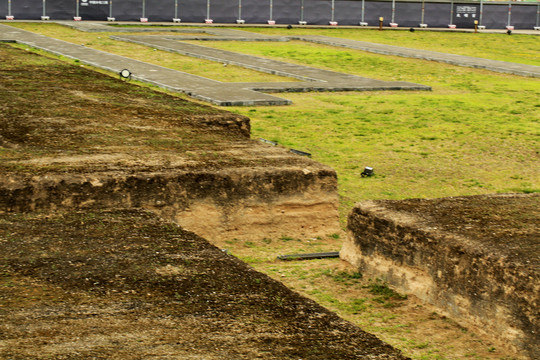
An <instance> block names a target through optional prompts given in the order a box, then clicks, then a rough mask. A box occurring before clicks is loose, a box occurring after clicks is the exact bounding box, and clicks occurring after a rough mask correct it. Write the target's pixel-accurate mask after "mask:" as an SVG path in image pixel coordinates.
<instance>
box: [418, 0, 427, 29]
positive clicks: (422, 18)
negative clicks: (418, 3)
mask: <svg viewBox="0 0 540 360" xmlns="http://www.w3.org/2000/svg"><path fill="white" fill-rule="evenodd" d="M424 12H425V0H422V16H421V17H420V27H421V28H427V24H426V23H424Z"/></svg>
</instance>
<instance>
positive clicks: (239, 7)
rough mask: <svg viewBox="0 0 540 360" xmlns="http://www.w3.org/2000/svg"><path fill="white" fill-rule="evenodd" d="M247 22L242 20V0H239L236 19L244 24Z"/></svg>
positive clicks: (238, 22)
mask: <svg viewBox="0 0 540 360" xmlns="http://www.w3.org/2000/svg"><path fill="white" fill-rule="evenodd" d="M245 22H246V21H245V20H242V0H238V19H237V20H236V23H237V24H244V23H245Z"/></svg>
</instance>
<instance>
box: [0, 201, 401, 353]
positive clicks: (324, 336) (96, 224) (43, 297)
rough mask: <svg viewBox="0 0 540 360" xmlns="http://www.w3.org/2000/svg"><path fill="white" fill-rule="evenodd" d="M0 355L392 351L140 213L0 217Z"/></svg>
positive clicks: (192, 236)
mask: <svg viewBox="0 0 540 360" xmlns="http://www.w3.org/2000/svg"><path fill="white" fill-rule="evenodd" d="M0 254H2V255H1V256H0V357H2V358H12V359H23V358H50V357H52V358H56V359H67V358H98V359H140V358H154V357H160V358H177V359H255V358H261V359H263V358H264V359H299V358H306V359H358V358H369V359H404V357H402V356H401V355H399V352H398V351H397V350H394V349H393V348H392V347H390V346H389V345H386V344H384V343H383V342H381V341H380V340H378V339H377V338H376V337H375V336H373V335H370V334H367V333H365V332H363V331H362V330H360V329H359V328H358V327H356V326H354V325H352V324H351V323H348V322H346V321H344V320H342V319H340V318H339V317H338V316H337V315H336V314H335V313H332V312H330V311H328V310H326V309H324V308H323V307H321V306H319V305H317V304H316V303H315V302H313V301H310V300H307V299H306V298H303V297H302V296H300V295H298V294H296V293H294V292H292V291H290V290H289V289H288V288H287V287H285V286H284V285H282V284H281V283H279V282H277V281H274V280H272V279H270V278H269V277H267V276H266V275H263V274H261V273H259V272H256V271H255V270H253V269H252V268H250V267H249V266H247V265H246V264H245V263H243V262H241V261H239V260H238V259H236V258H235V257H233V256H230V255H226V254H225V253H223V252H222V251H221V250H219V249H217V248H216V247H214V246H213V245H210V244H209V243H208V242H207V241H205V240H204V239H202V238H200V237H198V236H196V235H195V234H193V233H190V232H186V231H184V230H182V229H181V228H180V227H178V226H176V225H172V224H170V223H167V222H165V221H163V220H160V219H159V218H157V217H156V216H155V215H152V214H150V213H147V212H144V211H140V210H116V211H85V212H72V213H70V214H48V215H45V214H36V213H34V214H24V215H20V214H19V215H16V214H4V215H0Z"/></svg>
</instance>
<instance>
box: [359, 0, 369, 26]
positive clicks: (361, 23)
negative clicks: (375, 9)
mask: <svg viewBox="0 0 540 360" xmlns="http://www.w3.org/2000/svg"><path fill="white" fill-rule="evenodd" d="M364 3H365V0H362V15H361V16H360V26H367V25H368V23H367V22H365V21H364V10H365V7H364Z"/></svg>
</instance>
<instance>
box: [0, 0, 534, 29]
mask: <svg viewBox="0 0 540 360" xmlns="http://www.w3.org/2000/svg"><path fill="white" fill-rule="evenodd" d="M76 1H77V0H46V15H47V16H50V18H51V20H69V19H72V18H73V16H75V14H76ZM109 1H110V0H79V15H80V16H81V17H82V19H83V20H106V19H107V17H108V16H109V14H110V3H109ZM144 1H145V12H144V17H147V18H148V20H149V21H150V22H152V21H171V20H172V18H173V17H174V9H175V0H144ZM7 2H8V0H0V16H1V17H2V18H5V16H6V15H8V10H7V9H8V6H7ZM301 3H302V2H301V0H273V6H272V19H271V20H275V21H276V23H277V24H297V23H298V21H299V20H300V19H301ZM451 8H452V7H451V4H450V3H434V2H429V3H425V11H424V23H426V24H428V26H429V27H447V26H448V24H450V21H451V16H450V15H451ZM421 9H422V3H421V2H401V1H400V2H396V3H395V12H394V22H396V23H398V24H399V26H400V27H411V26H418V24H419V23H420V22H421V16H422V12H421ZM453 10H454V12H453V17H452V23H453V24H455V25H457V27H461V28H472V27H474V20H479V17H480V4H479V3H478V2H476V3H459V2H456V3H453ZM537 10H538V5H537V4H536V3H530V4H526V3H512V13H511V21H510V25H512V26H514V27H515V28H516V29H532V28H533V27H534V26H537V23H536V22H537ZM238 12H239V7H238V0H210V19H212V20H213V21H214V22H215V23H235V22H236V20H237V19H238ZM11 15H13V16H15V18H16V19H30V20H31V19H40V17H41V15H43V1H42V0H12V3H11ZM112 16H113V17H115V18H116V20H117V21H138V20H139V18H141V17H143V0H114V1H113V4H112ZM178 17H179V18H180V19H181V20H182V22H195V23H202V22H204V20H205V19H206V17H207V0H178ZM379 17H383V18H384V25H385V26H388V24H389V23H390V22H391V20H392V2H391V1H366V2H365V3H364V21H365V22H367V23H368V24H369V25H371V26H375V25H378V23H379ZM331 18H332V1H331V0H304V21H307V22H308V24H315V25H328V22H329V21H330V20H331ZM242 19H243V20H245V21H246V23H248V24H249V23H253V24H258V23H266V22H267V20H270V0H242ZM361 19H362V1H359V0H336V1H335V3H334V20H335V21H337V22H338V24H339V25H358V23H359V22H360V20H361ZM482 25H485V26H486V27H487V28H500V29H502V28H504V27H505V26H507V25H509V24H508V3H503V4H501V3H499V4H493V3H488V4H484V6H483V14H482Z"/></svg>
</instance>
